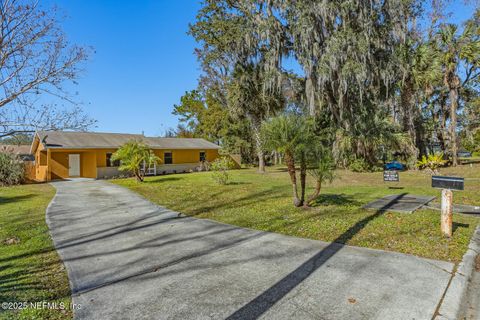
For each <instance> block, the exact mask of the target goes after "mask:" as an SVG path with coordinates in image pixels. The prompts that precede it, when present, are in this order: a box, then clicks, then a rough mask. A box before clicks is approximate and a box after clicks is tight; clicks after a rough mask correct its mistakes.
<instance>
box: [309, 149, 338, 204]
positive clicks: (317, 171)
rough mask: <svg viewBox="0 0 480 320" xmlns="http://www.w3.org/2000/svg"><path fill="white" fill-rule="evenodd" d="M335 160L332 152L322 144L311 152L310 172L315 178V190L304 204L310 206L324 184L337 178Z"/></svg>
mask: <svg viewBox="0 0 480 320" xmlns="http://www.w3.org/2000/svg"><path fill="white" fill-rule="evenodd" d="M334 170H335V161H334V159H333V156H332V154H331V152H327V150H325V149H324V148H322V147H321V146H318V147H317V148H313V150H312V152H311V153H310V167H309V169H308V173H309V174H310V176H311V177H313V178H314V179H315V191H314V192H313V194H312V195H311V196H310V197H309V198H308V199H307V201H305V204H304V206H308V205H309V204H310V203H311V202H312V201H314V200H315V199H316V198H317V197H318V196H319V195H320V190H321V189H322V184H323V183H325V182H332V181H333V179H335V171H334Z"/></svg>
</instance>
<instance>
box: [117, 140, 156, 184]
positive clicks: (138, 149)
mask: <svg viewBox="0 0 480 320" xmlns="http://www.w3.org/2000/svg"><path fill="white" fill-rule="evenodd" d="M112 160H113V161H116V160H120V161H121V162H120V167H119V168H118V169H119V170H120V171H128V172H131V173H132V174H133V175H135V177H136V178H137V181H143V178H144V175H145V172H143V171H142V168H143V164H145V167H146V168H148V167H149V166H150V165H153V164H154V163H157V162H159V161H160V159H159V158H158V157H157V156H155V154H154V153H153V151H152V150H151V149H150V148H149V147H148V146H147V145H146V144H145V143H143V142H141V141H137V140H132V141H129V142H127V143H125V144H124V145H123V146H121V147H120V148H119V149H118V150H117V151H116V152H115V153H114V154H113V155H112Z"/></svg>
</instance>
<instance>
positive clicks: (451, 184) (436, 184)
mask: <svg viewBox="0 0 480 320" xmlns="http://www.w3.org/2000/svg"><path fill="white" fill-rule="evenodd" d="M463 184H464V179H463V178H460V177H443V176H432V188H440V189H451V190H463Z"/></svg>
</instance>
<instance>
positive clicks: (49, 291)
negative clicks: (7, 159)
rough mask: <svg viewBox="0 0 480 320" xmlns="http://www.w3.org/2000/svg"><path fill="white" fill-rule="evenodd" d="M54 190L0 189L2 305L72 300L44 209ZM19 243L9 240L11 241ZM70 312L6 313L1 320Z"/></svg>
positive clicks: (42, 186) (43, 186)
mask: <svg viewBox="0 0 480 320" xmlns="http://www.w3.org/2000/svg"><path fill="white" fill-rule="evenodd" d="M54 194H55V190H54V188H53V187H52V186H50V185H48V184H36V185H33V184H32V185H23V186H17V187H9V188H2V187H0V304H1V303H3V302H17V303H18V302H39V301H46V302H58V303H60V302H63V303H64V304H65V305H66V306H68V305H69V304H70V301H71V300H70V287H69V284H68V278H67V273H66V271H65V269H64V266H63V263H62V261H61V260H60V258H59V256H58V254H57V252H56V251H55V250H54V248H53V243H52V240H51V238H50V234H49V231H48V227H47V225H46V222H45V209H46V207H47V205H48V203H49V202H50V200H51V199H52V197H53V196H54ZM12 238H15V239H18V241H19V242H18V243H15V244H6V240H7V239H12ZM71 317H72V313H71V311H61V310H53V309H43V310H35V309H26V310H22V311H5V310H2V308H0V319H70V318H71Z"/></svg>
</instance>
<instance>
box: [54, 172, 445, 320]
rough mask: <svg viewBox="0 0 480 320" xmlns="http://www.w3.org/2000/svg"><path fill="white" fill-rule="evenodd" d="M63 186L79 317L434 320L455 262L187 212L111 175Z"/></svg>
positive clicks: (65, 245)
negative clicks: (304, 236) (157, 201)
mask: <svg viewBox="0 0 480 320" xmlns="http://www.w3.org/2000/svg"><path fill="white" fill-rule="evenodd" d="M53 185H54V186H55V187H56V188H57V195H56V196H55V198H54V200H53V201H52V203H51V204H50V206H49V208H48V210H47V221H48V223H49V226H50V230H51V233H52V235H53V239H54V242H55V245H56V247H57V249H58V251H59V252H60V255H61V257H62V259H63V260H64V262H65V265H66V267H67V270H68V274H69V278H70V281H71V287H72V291H73V301H74V303H76V304H80V305H81V308H80V309H79V310H77V311H76V312H75V316H76V318H77V319H225V318H228V319H256V318H264V319H382V320H384V319H431V318H432V316H433V315H434V313H435V310H436V308H437V306H438V304H439V301H440V299H441V297H442V295H443V293H444V291H445V288H446V287H447V284H448V281H449V279H450V276H451V274H450V272H451V271H452V269H453V264H451V263H447V262H441V261H434V260H427V259H421V258H418V257H415V256H409V255H404V254H399V253H392V252H384V251H380V250H370V249H365V248H357V247H350V246H342V245H339V244H330V243H325V242H321V241H314V240H307V239H300V238H294V237H288V236H283V235H279V234H273V233H265V232H259V231H255V230H248V229H242V228H237V227H234V226H231V225H226V224H221V223H217V222H213V221H209V220H199V219H195V218H188V217H178V214H177V213H176V212H172V211H170V210H167V209H165V208H162V207H158V206H156V205H153V204H152V203H150V202H149V201H147V200H145V199H144V198H142V197H140V196H138V195H136V194H134V193H132V192H131V191H129V190H127V189H124V188H122V187H119V186H116V185H113V184H110V183H108V182H105V181H93V180H90V181H85V180H80V181H66V182H55V183H53ZM363 223H368V221H362V222H360V223H359V224H358V225H356V226H353V227H352V229H351V231H353V232H355V230H356V229H359V228H361V227H362V224H363Z"/></svg>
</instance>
